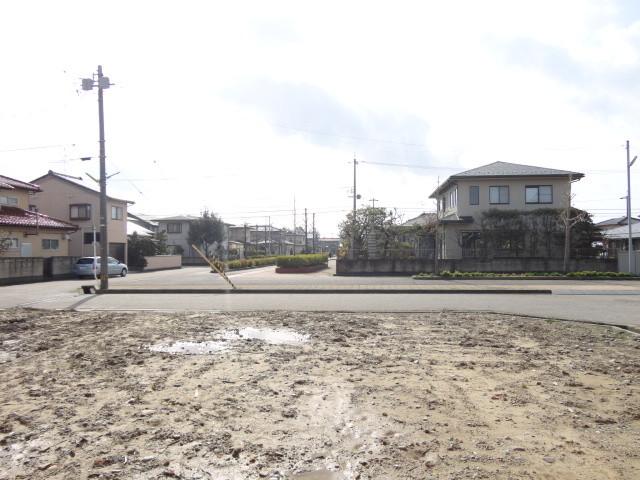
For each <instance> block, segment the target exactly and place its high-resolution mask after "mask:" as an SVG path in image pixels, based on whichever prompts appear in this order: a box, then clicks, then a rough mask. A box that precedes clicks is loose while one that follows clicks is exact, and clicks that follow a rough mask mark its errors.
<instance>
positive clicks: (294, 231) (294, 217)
mask: <svg viewBox="0 0 640 480" xmlns="http://www.w3.org/2000/svg"><path fill="white" fill-rule="evenodd" d="M293 254H294V255H295V254H296V195H295V194H294V195H293Z"/></svg>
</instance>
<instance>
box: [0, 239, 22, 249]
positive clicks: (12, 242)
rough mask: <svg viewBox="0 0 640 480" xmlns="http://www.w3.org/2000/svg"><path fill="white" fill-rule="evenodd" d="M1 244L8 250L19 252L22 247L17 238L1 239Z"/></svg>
mask: <svg viewBox="0 0 640 480" xmlns="http://www.w3.org/2000/svg"><path fill="white" fill-rule="evenodd" d="M0 244H2V246H3V247H4V248H6V249H7V250H17V249H18V248H19V247H20V241H19V240H18V239H17V238H0Z"/></svg>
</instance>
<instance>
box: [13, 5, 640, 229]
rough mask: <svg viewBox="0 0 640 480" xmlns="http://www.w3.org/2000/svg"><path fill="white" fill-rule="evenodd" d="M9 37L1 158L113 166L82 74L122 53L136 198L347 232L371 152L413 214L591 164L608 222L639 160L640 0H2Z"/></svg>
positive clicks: (121, 191)
mask: <svg viewBox="0 0 640 480" xmlns="http://www.w3.org/2000/svg"><path fill="white" fill-rule="evenodd" d="M0 42H1V44H2V45H3V54H2V66H1V71H2V77H1V78H2V79H1V82H0V85H2V88H1V89H0V173H2V174H5V175H9V176H11V177H16V178H19V179H21V180H32V179H34V178H36V177H38V176H41V175H43V174H44V173H46V171H48V170H49V169H52V170H56V171H60V172H64V173H68V174H72V175H81V176H86V173H85V172H89V173H91V174H93V175H97V172H98V162H97V160H93V161H90V162H80V161H79V160H78V157H81V156H95V157H97V154H98V142H97V140H98V138H97V137H98V125H97V94H96V92H95V91H94V92H83V91H80V89H79V85H80V78H82V77H87V76H90V75H91V73H92V72H95V70H96V67H97V65H98V64H102V65H103V68H104V72H105V74H106V75H108V76H109V77H110V78H111V80H112V82H114V83H115V85H114V86H113V87H112V88H111V89H110V90H108V91H107V92H106V93H105V116H106V136H107V162H108V167H107V168H108V173H115V172H120V173H119V174H118V175H116V176H115V177H113V179H112V180H111V181H110V183H109V187H108V191H109V194H110V195H113V196H117V197H124V198H127V199H130V200H132V201H134V202H135V205H134V206H133V207H131V211H133V212H134V213H144V214H156V215H165V214H166V215H170V214H198V213H199V212H200V210H202V209H203V208H205V207H207V208H209V209H210V210H212V211H214V212H217V213H219V214H221V215H222V217H223V218H224V219H225V220H226V221H229V222H232V223H238V224H240V223H242V222H245V221H246V222H249V223H252V224H256V223H259V224H264V223H265V222H266V221H267V217H269V216H271V222H272V224H274V225H276V226H289V227H291V226H293V199H294V195H295V198H296V206H297V210H298V224H300V223H301V222H302V221H303V218H302V214H303V209H304V208H305V207H307V208H308V211H309V213H311V212H316V214H317V215H316V219H317V225H318V228H319V230H320V232H321V234H323V235H325V236H333V235H336V234H337V231H338V229H337V224H338V222H339V221H340V220H341V219H342V218H343V216H344V214H345V213H346V211H347V210H348V209H349V208H350V207H351V202H352V200H351V199H350V198H349V195H350V188H351V184H352V166H351V164H350V162H351V160H352V159H353V156H354V155H355V156H356V157H357V158H358V159H359V160H361V161H362V162H363V163H361V164H360V165H359V168H358V174H359V175H358V176H359V178H358V191H359V193H361V194H362V196H363V197H362V203H365V202H366V203H370V202H369V200H370V199H372V198H375V199H377V200H378V202H377V205H381V206H385V207H389V208H391V207H396V208H398V209H399V210H400V211H401V212H402V213H403V215H404V217H405V218H406V219H408V218H411V217H412V216H415V215H417V214H419V213H420V212H421V211H425V210H426V211H431V210H434V209H435V204H434V203H433V201H432V200H430V199H429V198H428V196H429V194H430V193H431V192H432V191H433V189H434V188H435V187H436V185H437V183H438V178H439V179H440V181H442V180H444V179H445V178H446V177H447V176H448V175H451V174H453V173H456V172H457V171H461V170H465V169H469V168H474V167H477V166H480V165H484V164H487V163H491V162H494V161H498V160H499V161H506V162H516V163H524V164H530V165H539V166H544V167H551V168H559V169H567V170H575V171H580V172H584V173H585V174H586V176H585V178H584V179H582V180H581V181H580V182H578V183H577V184H576V186H575V189H574V191H575V193H576V196H575V200H574V201H575V204H576V206H578V207H580V208H584V209H587V210H589V211H590V212H592V213H593V214H594V216H595V217H596V218H597V219H603V218H606V217H610V216H619V215H623V214H625V203H624V200H621V199H620V197H622V196H624V195H626V166H625V165H626V164H625V158H626V157H625V150H624V142H625V140H627V139H628V140H630V141H631V147H632V148H631V150H632V156H633V155H635V154H640V114H639V112H640V2H638V1H637V0H608V1H607V0H575V1H573V0H563V1H562V2H559V1H557V0H553V1H544V0H536V1H528V2H525V1H513V0H504V1H492V0H484V1H482V2H478V1H472V0H469V1H447V2H444V1H434V2H427V1H419V2H418V1H416V2H403V1H397V0H396V1H393V2H391V1H388V2H372V1H367V2H355V1H350V2H346V1H342V2H329V1H323V2H313V3H312V2H301V1H292V2H278V1H270V2H264V1H256V2H241V1H238V2H189V1H180V2H178V1H175V2H161V1H157V0H156V1H153V2H142V1H135V2H132V1H127V2H118V1H113V0H111V1H108V2H105V1H101V2H93V1H88V0H84V1H79V2H72V1H65V2H52V1H42V2H31V1H20V2H3V3H2V5H1V6H0ZM38 147H42V148H38ZM367 162H370V163H367ZM376 163H386V164H400V165H412V167H406V166H392V165H376ZM634 170H635V172H633V173H634V177H633V180H632V198H634V200H633V212H634V214H639V213H640V163H639V164H638V165H636V166H634ZM634 192H635V197H634Z"/></svg>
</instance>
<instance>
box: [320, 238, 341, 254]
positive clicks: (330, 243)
mask: <svg viewBox="0 0 640 480" xmlns="http://www.w3.org/2000/svg"><path fill="white" fill-rule="evenodd" d="M316 249H317V250H318V252H319V253H328V254H330V255H331V256H333V257H335V256H337V255H338V250H339V249H340V239H339V238H335V237H321V238H319V239H318V245H317V246H316Z"/></svg>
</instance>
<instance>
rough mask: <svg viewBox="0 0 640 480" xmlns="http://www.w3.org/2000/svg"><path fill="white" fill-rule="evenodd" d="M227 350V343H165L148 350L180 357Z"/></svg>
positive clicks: (152, 346)
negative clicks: (180, 355)
mask: <svg viewBox="0 0 640 480" xmlns="http://www.w3.org/2000/svg"><path fill="white" fill-rule="evenodd" d="M227 348H229V345H228V344H227V342H174V343H172V344H171V345H169V344H166V343H159V344H157V345H151V346H150V347H149V350H151V351H152V352H160V353H179V354H182V355H206V354H207V353H216V352H221V351H223V350H226V349H227Z"/></svg>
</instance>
